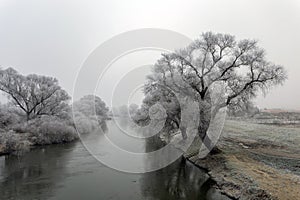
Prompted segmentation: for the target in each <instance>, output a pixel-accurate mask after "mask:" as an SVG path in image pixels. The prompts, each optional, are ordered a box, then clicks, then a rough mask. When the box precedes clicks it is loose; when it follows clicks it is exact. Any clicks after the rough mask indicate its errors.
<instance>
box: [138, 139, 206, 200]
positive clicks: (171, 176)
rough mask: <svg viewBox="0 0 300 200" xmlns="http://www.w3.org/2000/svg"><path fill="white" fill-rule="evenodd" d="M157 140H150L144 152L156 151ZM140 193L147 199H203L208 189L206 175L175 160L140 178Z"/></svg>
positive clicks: (187, 164) (181, 161)
mask: <svg viewBox="0 0 300 200" xmlns="http://www.w3.org/2000/svg"><path fill="white" fill-rule="evenodd" d="M158 141H159V140H158V139H157V138H152V139H151V140H149V141H148V142H147V144H146V151H147V152H148V151H151V150H154V149H158V146H159V145H162V144H159V142H158ZM141 188H142V193H143V195H144V196H145V197H146V198H149V199H176V200H177V199H205V195H206V192H207V190H208V189H209V188H210V181H209V177H208V175H207V174H206V173H205V172H203V171H201V170H200V169H198V168H196V167H195V166H193V165H192V164H190V163H188V162H185V161H184V160H181V159H179V160H177V161H176V162H174V163H173V164H171V165H169V166H168V167H166V168H163V169H161V170H158V171H155V172H150V173H146V174H144V175H143V176H142V178H141Z"/></svg>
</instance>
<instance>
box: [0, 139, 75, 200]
mask: <svg viewBox="0 0 300 200" xmlns="http://www.w3.org/2000/svg"><path fill="white" fill-rule="evenodd" d="M74 145H75V144H74V143H73V144H68V145H65V146H62V145H53V146H45V147H41V148H37V149H34V150H33V151H31V152H29V153H25V154H24V155H21V156H15V155H11V156H4V157H0V159H1V161H0V162H1V165H0V197H1V198H3V199H30V198H31V197H32V194H40V195H41V197H42V196H51V195H52V193H51V190H52V189H53V188H55V187H57V183H59V181H60V180H61V179H64V177H65V166H66V165H67V162H68V161H69V160H70V159H71V155H72V150H73V147H74Z"/></svg>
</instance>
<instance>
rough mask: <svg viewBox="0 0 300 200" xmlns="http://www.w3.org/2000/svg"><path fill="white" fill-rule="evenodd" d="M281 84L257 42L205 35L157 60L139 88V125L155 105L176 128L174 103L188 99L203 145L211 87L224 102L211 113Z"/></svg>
mask: <svg viewBox="0 0 300 200" xmlns="http://www.w3.org/2000/svg"><path fill="white" fill-rule="evenodd" d="M285 79H286V72H285V70H284V68H283V67H282V66H280V65H276V64H273V63H271V62H269V61H267V60H266V57H265V51H264V50H263V49H262V48H260V47H259V46H258V44H257V41H255V40H250V39H244V40H239V41H238V40H236V39H235V37H234V36H232V35H229V34H220V33H212V32H206V33H203V34H202V35H201V37H200V38H199V39H197V40H195V41H193V42H192V43H191V44H190V45H189V46H187V47H186V48H183V49H179V50H177V51H175V52H174V53H168V54H163V55H162V57H161V58H160V59H159V60H158V61H157V63H156V64H155V66H154V68H153V72H152V73H151V74H150V75H149V76H148V78H147V83H146V84H145V86H144V93H145V95H146V97H145V99H144V103H143V105H142V108H141V109H140V113H138V115H139V117H140V118H141V119H143V120H145V116H144V115H147V114H148V112H149V108H150V107H151V106H152V105H154V104H155V103H157V102H159V103H161V104H162V105H163V106H164V108H165V109H166V112H167V124H168V126H170V127H171V128H173V129H174V128H180V127H179V125H180V120H181V117H180V113H181V109H180V104H179V102H178V99H177V98H178V96H181V97H183V98H184V97H188V98H190V99H193V100H194V101H196V102H198V104H199V108H200V113H199V115H200V122H199V130H198V132H199V136H200V138H201V139H202V140H203V139H204V138H205V137H206V131H207V129H208V127H209V123H210V120H211V119H212V117H214V116H213V115H214V113H216V112H211V108H212V102H211V98H210V94H211V90H212V89H213V88H214V85H215V84H218V83H222V84H224V85H225V88H224V91H223V92H224V94H225V97H224V101H223V102H222V103H220V104H219V105H218V107H217V108H216V111H217V110H218V109H220V108H223V107H226V106H229V105H230V106H237V105H241V104H243V103H244V102H247V101H248V100H250V99H252V98H253V97H255V96H256V94H257V92H258V91H259V90H263V91H267V89H269V88H270V87H271V86H273V85H278V84H281V83H283V82H284V80H285ZM175 93H176V94H177V96H176V95H175ZM148 119H149V116H148ZM182 130H184V129H182ZM206 141H209V140H206ZM206 145H207V146H209V145H210V143H209V142H208V143H207V144H206Z"/></svg>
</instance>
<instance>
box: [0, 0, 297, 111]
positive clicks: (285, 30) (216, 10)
mask: <svg viewBox="0 0 300 200" xmlns="http://www.w3.org/2000/svg"><path fill="white" fill-rule="evenodd" d="M299 11H300V1H299V0H284V1H282V0H187V1H183V0H163V1H162V0H151V1H149V0H126V1H124V0H119V1H117V0H106V1H102V0H100V1H89V0H85V1H76V0H70V1H67V0H65V1H61V0H43V1H40V0H26V1H21V0H19V1H15V0H0V66H1V67H2V68H6V67H13V68H15V69H17V70H18V71H19V72H20V73H23V74H30V73H37V74H43V75H48V76H54V77H56V78H57V79H58V80H59V82H60V85H61V86H62V87H63V88H64V89H65V90H67V91H68V92H69V93H70V94H72V91H73V86H74V82H75V80H76V76H77V73H78V71H79V69H80V66H81V65H82V64H83V63H84V61H85V60H86V58H87V57H88V56H89V54H90V53H91V52H92V51H93V50H94V49H95V48H97V47H98V46H99V45H100V44H101V43H103V42H105V41H107V40H108V39H110V38H112V37H113V36H115V35H118V34H120V33H123V32H126V31H130V30H134V29H140V28H160V29H168V30H172V31H176V32H178V33H181V34H183V35H186V36H187V37H189V38H191V39H196V38H197V37H199V35H200V34H201V33H202V32H205V31H213V32H221V33H230V34H232V35H235V36H236V37H237V39H244V38H253V39H257V40H259V44H260V46H261V47H263V48H264V49H265V50H266V52H267V58H268V60H270V61H272V62H274V63H276V64H281V65H283V66H285V68H286V70H287V72H288V76H289V78H288V80H287V81H286V82H285V83H284V85H283V86H278V87H276V88H273V89H272V90H270V92H269V93H268V94H267V95H266V96H264V95H259V97H258V98H257V99H256V100H255V102H256V103H257V105H258V106H259V107H260V108H285V109H300V101H299V100H300V92H299V86H300V78H299V75H300V67H299V66H298V65H299V59H298V58H299V53H300V12H299ZM144 56H145V55H144ZM151 56H152V57H151V58H152V59H149V60H147V62H146V63H145V64H151V62H154V61H155V59H156V58H157V57H156V53H154V54H151ZM138 57H139V55H136V56H135V58H138ZM130 59H131V60H132V59H133V58H130ZM130 59H129V58H127V61H126V59H124V60H123V61H122V60H121V61H119V64H118V63H116V64H115V67H117V66H118V65H122V66H125V68H126V67H127V65H128V68H130V66H129V65H130V63H131V62H132V61H130ZM122 62H123V63H122ZM120 63H122V64H120ZM139 64H140V63H139ZM147 70H148V69H147ZM147 70H145V71H147ZM117 71H118V69H117V68H116V72H117ZM110 77H118V76H115V75H114V74H113V71H112V75H111V76H110ZM124 80H126V79H124ZM115 81H116V78H115V79H113V78H112V79H111V84H113V82H115ZM106 95H107V94H105V93H104V94H103V96H101V97H102V98H103V99H104V100H105V101H108V99H109V97H107V96H106ZM120 95H122V93H120ZM138 98H141V95H140V94H137V95H136V99H138ZM119 99H122V98H119ZM119 103H121V102H119Z"/></svg>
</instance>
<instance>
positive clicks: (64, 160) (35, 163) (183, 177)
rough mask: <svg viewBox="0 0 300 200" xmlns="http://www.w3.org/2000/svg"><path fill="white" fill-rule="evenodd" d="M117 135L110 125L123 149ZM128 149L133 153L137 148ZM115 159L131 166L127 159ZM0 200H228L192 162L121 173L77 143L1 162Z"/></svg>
mask: <svg viewBox="0 0 300 200" xmlns="http://www.w3.org/2000/svg"><path fill="white" fill-rule="evenodd" d="M116 130H117V128H116V127H115V125H114V124H113V123H107V132H106V133H107V134H111V136H112V137H113V138H114V139H115V140H120V141H118V142H120V143H122V145H125V144H126V140H125V141H124V140H123V137H119V133H118V134H116V133H113V132H114V131H116ZM99 138H101V135H100V137H99ZM121 140H122V141H121ZM127 145H129V146H131V147H128V148H132V146H133V143H128V144H127ZM160 145H162V144H160V143H159V141H158V140H157V138H156V139H155V138H152V139H150V140H148V141H147V143H146V144H145V145H143V146H140V147H138V148H143V149H144V150H145V148H146V152H147V151H151V150H154V149H157V148H159V147H160ZM105 148H106V146H105V145H104V146H100V147H99V149H101V153H103V154H104V153H105V152H106V151H107V152H109V150H107V149H105ZM169 153H171V152H169ZM117 159H118V160H121V161H122V160H124V161H126V159H127V162H131V161H130V160H128V158H126V157H125V158H124V157H120V158H117ZM118 160H117V161H118ZM143 162H145V160H144V161H143ZM147 164H148V165H149V164H151V163H147ZM154 164H155V163H154ZM0 199H30V200H31V199H55V200H57V199H63V200H66V199H75V200H76V199H89V200H93V199H95V200H96V199H103V200H105V199H113V200H114V199H130V200H140V199H171V200H172V199H176V200H177V199H207V200H209V199H214V200H216V199H226V198H225V197H223V196H220V194H218V193H216V192H215V191H214V190H213V189H212V188H211V186H210V181H209V179H208V176H207V174H205V173H204V172H203V171H201V170H200V169H198V168H196V167H195V166H193V165H191V164H190V163H188V162H187V163H185V162H182V161H181V160H177V161H176V162H174V163H173V164H172V165H170V166H168V167H166V168H163V169H161V170H158V171H155V172H151V173H146V174H128V173H122V172H118V171H116V170H113V169H110V168H108V167H105V166H104V165H102V164H101V163H99V162H98V161H97V160H96V159H94V157H92V156H91V155H90V154H89V153H88V151H87V150H86V149H85V148H84V147H83V145H82V144H81V143H80V142H76V143H71V144H65V145H50V146H45V147H40V148H36V149H34V150H32V151H30V152H28V153H26V154H24V155H23V156H22V157H16V156H6V157H0Z"/></svg>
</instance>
